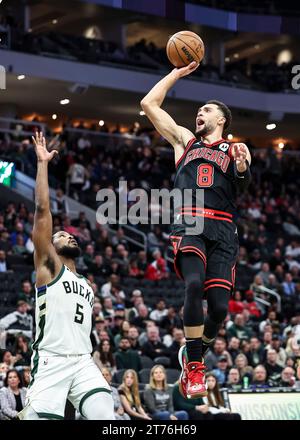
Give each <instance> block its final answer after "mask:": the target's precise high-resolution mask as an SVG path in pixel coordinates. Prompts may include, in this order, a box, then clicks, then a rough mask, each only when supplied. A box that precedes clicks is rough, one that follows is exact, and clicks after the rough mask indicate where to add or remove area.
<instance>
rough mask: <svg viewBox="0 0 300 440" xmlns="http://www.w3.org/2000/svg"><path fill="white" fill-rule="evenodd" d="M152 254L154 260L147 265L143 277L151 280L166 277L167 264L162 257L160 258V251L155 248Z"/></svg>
mask: <svg viewBox="0 0 300 440" xmlns="http://www.w3.org/2000/svg"><path fill="white" fill-rule="evenodd" d="M152 256H153V258H154V261H152V263H150V264H149V265H148V267H147V270H146V273H145V278H146V279H147V280H152V281H158V280H162V279H164V278H168V272H167V264H166V261H165V260H164V258H162V256H161V252H160V251H159V250H155V251H154V252H153V254H152Z"/></svg>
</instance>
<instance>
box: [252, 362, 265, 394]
mask: <svg viewBox="0 0 300 440" xmlns="http://www.w3.org/2000/svg"><path fill="white" fill-rule="evenodd" d="M249 388H250V389H256V388H269V384H268V381H267V370H266V368H265V367H264V365H257V366H256V367H255V368H254V370H253V378H252V382H251V384H250V386H249Z"/></svg>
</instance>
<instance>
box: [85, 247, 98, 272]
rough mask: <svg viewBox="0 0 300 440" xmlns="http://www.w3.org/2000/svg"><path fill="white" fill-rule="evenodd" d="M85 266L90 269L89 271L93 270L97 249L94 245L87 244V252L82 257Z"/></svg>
mask: <svg viewBox="0 0 300 440" xmlns="http://www.w3.org/2000/svg"><path fill="white" fill-rule="evenodd" d="M82 257H83V261H84V264H85V265H86V267H87V268H88V270H91V268H92V266H93V263H94V258H95V248H94V246H93V245H92V244H87V245H86V247H85V251H84V253H83V255H82Z"/></svg>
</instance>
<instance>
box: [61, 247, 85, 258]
mask: <svg viewBox="0 0 300 440" xmlns="http://www.w3.org/2000/svg"><path fill="white" fill-rule="evenodd" d="M56 252H57V254H58V255H60V256H61V257H65V258H69V259H71V260H75V258H77V257H80V255H81V249H80V247H71V246H63V247H62V248H60V249H58V250H57V251H56Z"/></svg>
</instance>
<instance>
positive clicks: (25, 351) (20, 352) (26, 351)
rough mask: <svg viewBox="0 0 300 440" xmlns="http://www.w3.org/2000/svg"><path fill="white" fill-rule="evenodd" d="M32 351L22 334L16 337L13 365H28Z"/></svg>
mask: <svg viewBox="0 0 300 440" xmlns="http://www.w3.org/2000/svg"><path fill="white" fill-rule="evenodd" d="M31 354H32V351H31V349H30V347H29V341H28V339H27V338H26V337H25V336H24V335H19V336H17V337H16V341H15V348H14V355H15V357H16V362H15V366H23V365H30V362H31Z"/></svg>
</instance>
